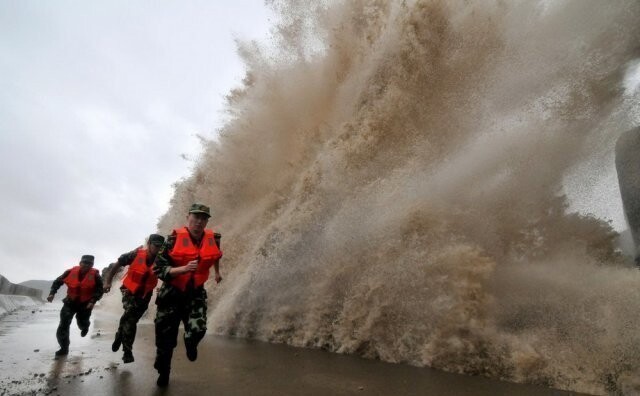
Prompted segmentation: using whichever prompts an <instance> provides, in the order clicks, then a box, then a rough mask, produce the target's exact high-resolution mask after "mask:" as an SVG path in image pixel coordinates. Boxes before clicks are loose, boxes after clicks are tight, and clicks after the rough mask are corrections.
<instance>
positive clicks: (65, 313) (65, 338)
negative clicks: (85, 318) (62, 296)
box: [56, 303, 75, 350]
mask: <svg viewBox="0 0 640 396" xmlns="http://www.w3.org/2000/svg"><path fill="white" fill-rule="evenodd" d="M74 314H75V311H74V310H73V308H72V307H71V305H70V304H67V303H65V304H64V305H63V306H62V309H61V310H60V323H59V324H58V330H57V331H56V338H57V339H58V344H59V345H60V348H61V349H63V350H67V349H69V326H70V325H71V321H72V320H73V315H74Z"/></svg>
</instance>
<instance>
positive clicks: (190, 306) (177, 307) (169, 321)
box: [153, 235, 207, 371]
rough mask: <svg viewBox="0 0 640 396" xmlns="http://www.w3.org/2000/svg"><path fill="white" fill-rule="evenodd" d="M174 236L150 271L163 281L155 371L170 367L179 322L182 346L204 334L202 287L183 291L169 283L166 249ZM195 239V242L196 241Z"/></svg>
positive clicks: (169, 248) (159, 295)
mask: <svg viewBox="0 0 640 396" xmlns="http://www.w3.org/2000/svg"><path fill="white" fill-rule="evenodd" d="M175 240H176V238H175V235H171V236H169V237H168V238H167V241H166V242H165V244H164V245H163V246H162V248H161V249H160V252H159V253H158V256H157V257H156V261H155V263H154V267H153V271H154V272H155V274H156V275H157V276H158V278H159V279H161V280H162V281H163V283H162V286H161V287H160V289H159V290H158V294H157V296H156V305H157V313H156V319H155V327H156V348H157V354H156V362H155V364H154V367H155V368H156V369H157V370H158V371H163V370H166V371H169V370H170V369H171V357H172V356H173V349H174V348H175V347H176V346H177V344H178V328H179V326H180V322H182V324H183V326H184V342H185V345H189V344H191V345H195V346H197V345H198V343H199V342H200V341H201V340H202V338H203V337H204V335H205V333H206V331H207V292H206V291H205V289H204V286H200V287H194V286H193V285H189V286H188V287H187V290H186V291H184V292H182V291H181V290H180V289H178V288H176V287H174V286H173V285H171V284H170V283H169V282H170V281H171V275H170V274H169V270H170V269H171V268H172V265H171V262H172V260H171V257H169V251H171V249H172V248H173V245H174V243H175ZM196 242H199V241H194V244H196V245H197V244H198V243H196Z"/></svg>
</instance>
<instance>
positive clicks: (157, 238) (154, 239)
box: [149, 234, 164, 246]
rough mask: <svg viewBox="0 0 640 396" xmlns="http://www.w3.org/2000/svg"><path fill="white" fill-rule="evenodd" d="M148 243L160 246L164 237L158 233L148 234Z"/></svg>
mask: <svg viewBox="0 0 640 396" xmlns="http://www.w3.org/2000/svg"><path fill="white" fill-rule="evenodd" d="M149 243H150V244H152V245H156V246H162V244H163V243H164V237H163V236H162V235H158V234H151V235H149Z"/></svg>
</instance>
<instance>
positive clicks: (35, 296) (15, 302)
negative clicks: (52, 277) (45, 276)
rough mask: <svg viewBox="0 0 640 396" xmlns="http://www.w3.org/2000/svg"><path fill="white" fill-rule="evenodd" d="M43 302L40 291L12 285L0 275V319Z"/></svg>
mask: <svg viewBox="0 0 640 396" xmlns="http://www.w3.org/2000/svg"><path fill="white" fill-rule="evenodd" d="M43 302H44V300H43V299H42V291H41V290H38V289H34V288H31V287H26V286H22V285H16V284H13V283H11V282H10V281H9V280H8V279H7V278H5V277H4V276H2V275H0V318H1V317H3V316H4V315H6V314H8V313H10V312H13V311H15V310H16V309H19V308H23V307H29V306H35V305H40V304H42V303H43Z"/></svg>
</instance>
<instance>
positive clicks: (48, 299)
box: [47, 294, 53, 302]
mask: <svg viewBox="0 0 640 396" xmlns="http://www.w3.org/2000/svg"><path fill="white" fill-rule="evenodd" d="M47 301H49V302H51V301H53V294H49V296H48V297H47Z"/></svg>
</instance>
